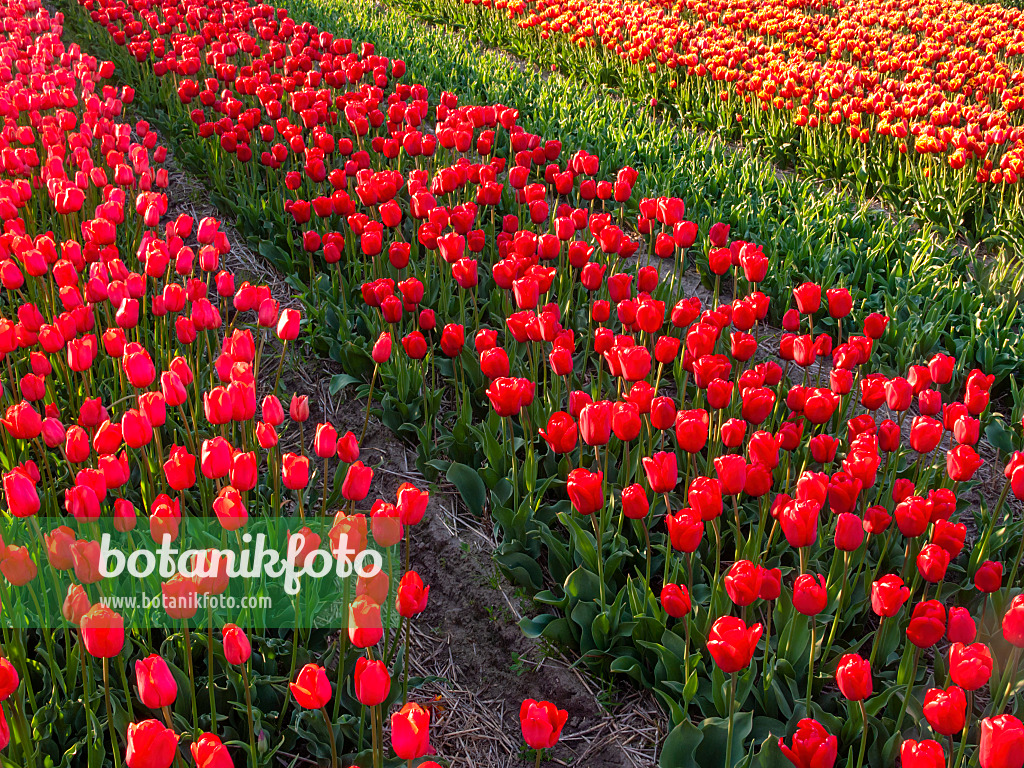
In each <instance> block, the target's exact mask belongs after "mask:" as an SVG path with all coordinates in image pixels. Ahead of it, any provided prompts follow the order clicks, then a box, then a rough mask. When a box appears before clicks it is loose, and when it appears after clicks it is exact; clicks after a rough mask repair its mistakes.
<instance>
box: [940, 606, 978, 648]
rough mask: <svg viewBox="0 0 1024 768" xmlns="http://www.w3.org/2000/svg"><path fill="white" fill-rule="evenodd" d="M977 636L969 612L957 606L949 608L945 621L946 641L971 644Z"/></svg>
mask: <svg viewBox="0 0 1024 768" xmlns="http://www.w3.org/2000/svg"><path fill="white" fill-rule="evenodd" d="M977 636H978V628H977V627H976V626H975V624H974V619H973V618H971V612H970V610H969V609H967V608H964V607H962V606H959V605H954V606H951V607H950V609H949V616H948V618H947V620H946V639H947V640H949V642H951V643H973V642H974V638H975V637H977Z"/></svg>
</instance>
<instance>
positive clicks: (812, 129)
mask: <svg viewBox="0 0 1024 768" xmlns="http://www.w3.org/2000/svg"><path fill="white" fill-rule="evenodd" d="M410 7H413V8H415V9H417V10H418V11H420V12H422V13H425V14H428V15H430V16H431V17H432V18H441V19H446V20H449V19H450V20H457V21H458V22H459V23H462V24H466V25H468V26H469V27H470V28H473V29H475V30H479V31H480V34H481V35H482V36H483V37H484V38H485V39H486V40H488V41H489V42H493V43H495V44H499V45H503V46H507V47H511V48H513V49H514V50H516V51H517V52H520V53H522V54H524V55H526V56H528V57H529V58H535V59H538V60H542V61H544V62H545V63H547V62H551V63H552V65H553V66H557V67H559V68H567V69H571V70H572V71H574V72H582V73H586V75H585V76H589V77H592V78H594V79H597V80H599V81H601V82H605V83H608V84H611V85H614V86H616V87H621V88H624V89H626V90H628V91H629V92H631V93H634V94H636V95H637V96H639V97H643V98H648V99H650V100H651V103H652V105H657V104H659V103H663V104H664V105H665V106H666V107H667V108H668V109H670V110H671V112H672V113H673V114H678V115H682V116H684V117H686V118H688V119H690V120H691V121H693V122H695V123H696V124H698V125H700V126H703V127H705V128H708V129H710V130H713V131H716V132H724V133H725V134H727V135H731V136H733V137H735V138H743V139H745V140H749V141H753V142H754V143H756V144H763V146H764V149H765V151H766V152H767V153H769V154H770V155H771V156H773V157H774V158H776V159H778V160H780V161H783V162H785V163H787V164H789V165H792V166H796V167H800V168H803V169H805V170H808V171H810V172H812V173H814V174H816V175H819V176H821V177H823V178H833V179H840V180H843V181H847V182H849V183H851V184H852V185H853V186H854V187H855V188H857V189H859V190H860V191H861V192H862V193H863V194H867V195H872V196H878V197H880V198H882V199H884V200H886V201H887V202H889V203H891V204H893V205H896V206H898V207H907V208H909V209H912V210H916V211H917V212H919V213H921V214H922V215H923V216H925V217H927V218H929V219H931V220H933V221H936V222H937V223H940V224H942V225H943V226H945V227H947V228H948V229H951V230H955V229H959V228H966V229H967V231H969V232H970V233H971V235H973V236H974V237H976V238H978V239H980V240H985V239H986V238H988V237H991V236H993V235H994V232H993V231H992V230H993V229H994V228H993V227H992V219H993V218H994V219H995V220H996V221H997V222H998V223H999V225H1000V228H1001V229H1010V230H1012V232H1013V239H1014V247H1015V248H1016V250H1017V251H1018V252H1019V251H1020V246H1021V243H1022V241H1021V239H1020V237H1021V234H1024V232H1022V230H1021V229H1020V227H1019V224H1018V223H1016V222H1015V219H1018V218H1019V214H1020V194H1019V192H1018V191H1017V188H1016V184H1017V181H1018V180H1019V178H1020V175H1021V170H1022V166H1021V152H1022V148H1024V134H1022V133H1021V131H1020V128H1019V125H1018V123H1019V121H1018V120H1016V119H1015V113H1016V112H1017V111H1018V110H1019V109H1020V108H1021V103H1020V90H1021V87H1022V82H1024V80H1022V77H1024V76H1022V74H1021V72H1020V70H1019V69H1017V64H1016V62H1015V57H1019V56H1020V55H1021V52H1022V49H1021V44H1022V38H1021V34H1022V29H1021V27H1022V19H1024V16H1022V12H1021V11H1020V10H1018V9H1011V8H1004V7H1002V6H1001V5H999V4H996V3H993V4H988V5H979V4H974V3H970V2H953V3H937V2H918V1H917V0H907V2H899V3H891V2H857V3H831V2H829V3H810V4H803V3H798V4H793V3H788V2H769V3H764V4H757V5H756V6H755V5H753V4H751V3H748V2H744V1H743V0H735V1H730V0H725V1H723V2H700V1H698V0H686V1H681V2H664V1H663V0H643V1H642V2H608V3H586V2H576V0H559V1H558V2H550V1H548V0H525V1H523V2H515V1H514V0H513V1H512V2H509V0H412V2H411V6H410ZM1004 236H1005V233H1004Z"/></svg>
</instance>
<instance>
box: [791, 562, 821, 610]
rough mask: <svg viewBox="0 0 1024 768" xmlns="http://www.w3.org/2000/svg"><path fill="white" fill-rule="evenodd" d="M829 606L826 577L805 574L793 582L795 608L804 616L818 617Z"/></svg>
mask: <svg viewBox="0 0 1024 768" xmlns="http://www.w3.org/2000/svg"><path fill="white" fill-rule="evenodd" d="M827 604H828V590H826V589H825V577H824V576H818V577H815V576H814V575H812V574H810V573H803V574H801V575H799V576H797V577H796V581H794V582H793V607H794V608H796V609H797V611H799V612H800V613H802V614H803V615H804V616H817V615H818V614H819V613H821V612H822V611H823V610H825V606H826V605H827Z"/></svg>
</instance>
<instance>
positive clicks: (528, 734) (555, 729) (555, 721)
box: [519, 699, 569, 749]
mask: <svg viewBox="0 0 1024 768" xmlns="http://www.w3.org/2000/svg"><path fill="white" fill-rule="evenodd" d="M568 719H569V713H568V712H567V711H566V710H564V709H558V708H557V707H556V706H555V705H554V704H552V703H551V702H550V701H534V700H533V699H527V700H526V701H524V702H523V703H522V706H520V708H519V724H520V726H521V727H522V730H523V739H524V740H525V741H526V743H527V744H528V745H529V746H530V748H531V749H551V748H552V747H554V746H555V744H557V743H558V738H559V736H561V734H562V728H563V727H564V726H565V723H566V721H567V720H568Z"/></svg>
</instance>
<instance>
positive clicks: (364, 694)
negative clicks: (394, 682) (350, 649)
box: [353, 656, 391, 707]
mask: <svg viewBox="0 0 1024 768" xmlns="http://www.w3.org/2000/svg"><path fill="white" fill-rule="evenodd" d="M353 683H354V687H355V690H356V699H358V700H359V703H360V704H362V705H363V706H364V707H375V706H377V705H378V704H383V703H384V701H385V700H386V699H387V697H388V693H390V692H391V675H389V674H388V668H387V667H386V666H384V662H383V661H370V660H369V659H367V658H365V657H363V656H360V657H359V659H358V660H357V661H356V671H355V675H354V679H353Z"/></svg>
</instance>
